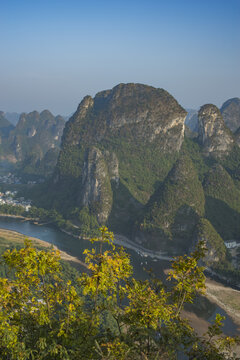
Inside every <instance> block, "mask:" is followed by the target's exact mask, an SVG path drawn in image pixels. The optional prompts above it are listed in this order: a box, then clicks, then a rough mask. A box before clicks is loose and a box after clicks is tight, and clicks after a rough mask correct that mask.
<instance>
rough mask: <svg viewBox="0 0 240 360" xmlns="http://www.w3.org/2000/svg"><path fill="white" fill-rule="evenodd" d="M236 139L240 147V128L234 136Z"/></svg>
mask: <svg viewBox="0 0 240 360" xmlns="http://www.w3.org/2000/svg"><path fill="white" fill-rule="evenodd" d="M234 137H235V141H236V143H237V144H238V146H239V147H240V127H239V128H238V129H237V131H236V132H235V134H234Z"/></svg>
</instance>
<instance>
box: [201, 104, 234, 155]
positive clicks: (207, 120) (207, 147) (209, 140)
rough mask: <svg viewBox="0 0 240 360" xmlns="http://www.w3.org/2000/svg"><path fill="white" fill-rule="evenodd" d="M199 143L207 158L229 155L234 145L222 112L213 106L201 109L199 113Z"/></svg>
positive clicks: (209, 105)
mask: <svg viewBox="0 0 240 360" xmlns="http://www.w3.org/2000/svg"><path fill="white" fill-rule="evenodd" d="M198 121H199V141H200V143H201V144H202V145H203V153H204V155H205V156H213V157H215V158H221V157H222V156H225V155H227V154H228V153H229V152H230V151H231V149H232V147H233V143H234V138H233V135H232V133H231V132H230V130H229V129H228V128H227V127H226V125H225V123H224V121H223V118H222V115H221V112H220V110H219V109H218V108H217V107H216V106H215V105H212V104H207V105H204V106H202V107H201V109H200V110H199V112H198Z"/></svg>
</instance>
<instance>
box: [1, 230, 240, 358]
mask: <svg viewBox="0 0 240 360" xmlns="http://www.w3.org/2000/svg"><path fill="white" fill-rule="evenodd" d="M100 230H101V237H99V238H93V239H92V240H91V241H92V242H93V243H96V244H99V247H98V248H99V250H98V251H97V250H96V249H93V250H92V251H85V255H86V263H87V264H88V268H89V271H88V272H87V273H83V274H81V275H80V276H79V280H78V282H79V285H78V286H73V285H72V283H71V281H70V280H68V281H64V280H63V274H62V270H61V266H60V263H59V253H58V252H55V251H52V250H51V251H50V252H46V251H43V250H36V249H35V248H33V247H32V246H31V243H30V242H29V241H26V243H25V247H24V248H22V249H20V250H17V249H13V250H7V251H6V252H5V253H4V254H3V261H4V263H5V264H6V265H7V266H8V268H9V269H11V271H13V272H14V277H13V278H11V279H10V278H1V279H0V307H1V313H0V320H1V321H0V356H1V359H2V360H14V359H16V360H17V359H18V360H30V359H31V360H33V359H41V360H56V359H59V360H60V359H64V360H70V359H72V360H78V359H84V360H85V359H99V360H100V359H102V360H106V359H109V360H110V359H112V360H118V359H119V360H124V359H125V360H128V359H129V360H130V359H132V360H133V359H134V360H137V359H139V360H140V359H149V360H150V359H159V360H160V359H162V360H163V359H176V357H177V356H178V355H177V354H178V353H179V352H181V353H185V354H187V355H189V356H190V359H199V360H200V359H209V360H212V359H233V358H234V357H232V356H231V347H232V345H234V344H236V343H237V342H238V339H235V338H230V337H226V336H223V335H222V331H221V326H222V320H223V318H222V317H220V316H219V315H218V316H217V317H216V320H215V322H214V323H213V324H212V325H211V326H210V327H209V329H208V332H207V333H206V336H204V337H203V338H199V337H198V336H197V335H196V333H195V332H194V330H193V328H192V327H191V326H190V324H189V323H188V322H187V321H186V320H185V319H182V318H181V316H180V313H181V309H182V308H183V305H184V303H186V302H192V301H193V298H194V296H195V295H196V294H197V293H199V292H204V288H205V285H204V275H203V268H202V267H199V266H198V261H199V260H200V259H201V257H202V256H203V255H204V251H205V250H204V248H203V247H202V244H199V246H198V248H197V249H196V250H195V251H194V252H193V253H192V254H191V255H190V256H183V257H180V258H177V259H175V260H174V262H173V264H172V270H171V272H170V273H169V278H168V279H169V281H170V282H171V283H173V284H172V287H171V288H170V290H167V289H166V288H165V287H164V286H163V284H161V283H160V282H155V285H153V284H152V283H151V282H150V281H144V282H141V281H137V280H135V279H132V278H131V274H132V267H131V265H130V259H129V256H128V255H127V254H126V253H125V251H124V250H123V249H122V248H120V249H117V248H116V247H115V245H114V243H113V234H112V233H110V232H109V231H108V230H107V228H101V229H100ZM106 244H107V245H108V246H109V249H108V250H104V247H105V245H106ZM78 288H79V289H78Z"/></svg>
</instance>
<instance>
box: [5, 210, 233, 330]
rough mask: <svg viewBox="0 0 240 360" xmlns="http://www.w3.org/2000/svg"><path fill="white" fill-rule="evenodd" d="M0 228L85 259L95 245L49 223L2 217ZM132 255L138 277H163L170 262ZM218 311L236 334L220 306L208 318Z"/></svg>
mask: <svg viewBox="0 0 240 360" xmlns="http://www.w3.org/2000/svg"><path fill="white" fill-rule="evenodd" d="M0 228H3V229H8V230H13V231H17V232H19V233H21V234H24V235H26V237H27V236H31V237H35V238H38V239H41V240H44V241H46V242H48V243H50V244H52V245H56V246H57V247H58V248H59V249H60V250H63V251H65V252H66V253H68V254H70V255H72V256H75V257H77V258H79V259H80V260H82V261H84V256H83V255H82V253H83V250H84V249H86V248H88V249H90V248H92V247H93V246H94V245H93V244H91V243H90V241H88V240H80V239H77V238H74V237H71V236H69V235H67V234H65V233H63V232H61V231H60V230H58V229H56V228H54V227H51V226H47V225H41V226H39V225H35V224H33V223H31V222H29V221H22V220H17V219H13V218H4V217H2V218H0ZM126 251H127V252H128V253H129V254H130V256H131V263H132V266H133V269H134V276H135V277H136V278H137V279H146V278H147V277H148V275H147V273H146V271H145V270H144V268H145V269H147V270H150V269H151V270H152V272H153V274H155V275H156V276H158V277H160V278H161V277H162V274H163V269H164V268H166V267H169V262H168V261H165V260H157V259H153V258H151V257H149V256H141V255H140V254H139V253H137V252H135V251H134V250H131V249H126ZM216 313H220V314H221V315H224V316H225V317H226V320H225V325H224V328H223V330H224V332H225V333H226V334H228V335H236V333H237V326H236V324H235V323H234V322H233V320H232V319H231V318H230V317H229V316H228V315H227V313H226V312H225V311H224V310H223V309H221V308H220V307H219V306H217V305H216V306H214V307H213V311H212V314H211V315H210V317H209V316H208V320H212V319H213V318H214V317H215V315H216ZM202 317H203V318H205V319H206V314H202Z"/></svg>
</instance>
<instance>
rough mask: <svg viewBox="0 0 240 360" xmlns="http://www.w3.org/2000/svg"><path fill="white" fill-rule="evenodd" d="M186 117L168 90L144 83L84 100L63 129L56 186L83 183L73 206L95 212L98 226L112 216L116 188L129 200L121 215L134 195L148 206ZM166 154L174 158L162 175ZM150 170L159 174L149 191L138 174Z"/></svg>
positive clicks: (177, 144) (178, 145)
mask: <svg viewBox="0 0 240 360" xmlns="http://www.w3.org/2000/svg"><path fill="white" fill-rule="evenodd" d="M185 116H186V111H185V110H184V109H183V108H182V107H181V106H180V105H179V104H178V103H177V101H176V100H175V99H174V98H173V97H172V96H171V95H170V94H168V93H167V91H165V90H163V89H156V88H153V87H151V86H147V85H142V84H120V85H118V86H116V87H114V88H113V89H112V90H105V91H102V92H99V93H98V94H96V96H95V97H94V98H92V97H91V96H86V97H84V99H83V100H82V102H81V103H80V105H79V106H78V109H77V111H76V112H75V113H74V114H73V116H72V117H71V118H70V119H69V121H68V122H67V123H66V126H65V129H64V132H63V137H62V145H61V152H60V155H59V160H58V164H57V168H56V171H55V174H54V182H55V184H56V185H57V184H59V185H61V183H63V182H65V181H69V182H71V181H74V182H75V183H76V182H78V183H80V184H81V188H80V187H78V193H77V199H78V202H76V204H75V206H77V207H79V208H81V207H85V206H88V207H89V208H91V214H95V215H97V218H98V220H99V222H100V223H101V222H105V221H106V220H107V219H108V216H109V214H110V211H111V208H112V202H113V188H114V191H116V190H117V189H118V186H119V187H120V188H121V191H124V195H123V197H125V203H124V202H123V201H122V200H120V201H119V202H121V206H118V205H116V206H115V208H114V209H115V210H116V209H118V211H120V210H119V209H120V208H121V211H122V209H123V208H125V204H129V208H130V207H131V206H135V203H137V201H136V199H134V197H135V196H136V198H137V200H139V199H140V200H141V201H145V202H146V201H147V200H148V199H149V197H150V195H151V191H153V190H152V189H153V188H154V183H155V181H156V178H157V175H156V174H158V173H161V176H162V178H163V177H164V176H165V175H166V174H167V172H168V170H169V168H170V167H171V164H172V163H173V162H174V160H175V158H174V156H175V154H178V152H179V150H180V148H181V146H182V142H183V140H184V128H185V125H184V120H185ZM153 153H154V155H153ZM164 154H166V155H167V156H168V155H169V156H170V154H173V155H172V159H171V162H172V163H171V162H170V160H169V163H167V166H165V168H164V171H163V170H162V169H161V168H159V167H158V166H157V164H158V162H159V163H161V157H163V156H164ZM156 162H157V163H156ZM146 166H147V168H148V170H145V168H146ZM151 169H153V171H154V172H155V173H154V175H153V176H151V178H150V181H151V182H150V185H149V183H147V187H146V189H145V187H144V186H145V184H143V185H142V184H141V181H142V179H141V176H140V179H139V180H138V179H137V172H140V174H143V173H144V172H151ZM101 172H102V175H101ZM139 181H140V184H139V183H138V182H139ZM120 182H122V183H124V186H120ZM59 187H60V186H59ZM124 187H126V189H124ZM115 198H119V199H120V198H121V197H120V196H119V197H118V196H116V197H115ZM117 201H118V200H117ZM133 204H134V205H133ZM92 209H95V210H94V211H93V210H92ZM117 216H118V215H117V214H116V213H114V215H113V217H115V218H117Z"/></svg>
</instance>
